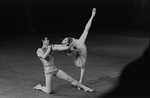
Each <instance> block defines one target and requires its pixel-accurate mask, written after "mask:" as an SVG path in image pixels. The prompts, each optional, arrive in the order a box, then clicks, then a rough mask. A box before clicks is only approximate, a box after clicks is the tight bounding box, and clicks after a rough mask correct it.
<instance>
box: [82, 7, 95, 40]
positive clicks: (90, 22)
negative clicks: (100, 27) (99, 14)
mask: <svg viewBox="0 0 150 98" xmlns="http://www.w3.org/2000/svg"><path fill="white" fill-rule="evenodd" d="M95 14H96V8H93V10H92V15H91V17H90V19H89V21H88V23H87V24H86V26H85V29H84V31H83V33H82V35H81V37H80V38H79V42H81V43H85V40H86V38H87V35H88V32H89V29H90V27H91V24H92V20H93V18H94V16H95Z"/></svg>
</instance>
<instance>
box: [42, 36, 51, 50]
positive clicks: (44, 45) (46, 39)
mask: <svg viewBox="0 0 150 98" xmlns="http://www.w3.org/2000/svg"><path fill="white" fill-rule="evenodd" d="M42 42H43V46H42V48H43V49H44V48H47V46H48V45H49V39H48V38H47V37H45V39H44V40H42Z"/></svg>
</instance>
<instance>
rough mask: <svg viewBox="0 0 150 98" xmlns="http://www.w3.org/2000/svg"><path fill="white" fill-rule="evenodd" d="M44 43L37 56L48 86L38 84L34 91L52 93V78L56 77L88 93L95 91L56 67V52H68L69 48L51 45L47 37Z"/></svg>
mask: <svg viewBox="0 0 150 98" xmlns="http://www.w3.org/2000/svg"><path fill="white" fill-rule="evenodd" d="M42 42H43V45H42V47H41V48H39V49H38V50H37V56H38V57H39V58H40V60H41V62H42V63H43V66H44V73H45V83H46V86H41V84H38V85H37V86H35V87H33V89H35V90H42V91H43V92H45V93H51V92H52V76H56V77H58V78H61V79H64V80H66V81H69V82H71V84H72V85H74V86H78V87H80V88H83V90H84V91H86V92H93V91H94V90H93V89H90V88H89V87H86V86H84V85H83V84H81V83H79V82H78V81H76V80H74V79H73V78H72V77H71V76H69V75H67V74H66V73H65V72H64V71H62V70H60V69H59V68H57V67H56V66H55V64H54V51H61V50H66V49H68V48H69V47H66V46H63V45H50V44H49V39H48V38H47V37H45V39H44V40H42Z"/></svg>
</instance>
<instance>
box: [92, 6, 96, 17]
mask: <svg viewBox="0 0 150 98" xmlns="http://www.w3.org/2000/svg"><path fill="white" fill-rule="evenodd" d="M95 14H96V8H93V10H92V15H94V16H95Z"/></svg>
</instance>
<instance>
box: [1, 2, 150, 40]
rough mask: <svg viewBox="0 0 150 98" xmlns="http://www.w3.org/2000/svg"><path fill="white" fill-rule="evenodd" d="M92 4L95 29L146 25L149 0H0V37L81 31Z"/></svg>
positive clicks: (142, 26)
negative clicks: (1, 35) (94, 13)
mask: <svg viewBox="0 0 150 98" xmlns="http://www.w3.org/2000/svg"><path fill="white" fill-rule="evenodd" d="M94 7H95V8H96V9H97V13H96V17H95V18H94V20H93V23H92V27H91V29H90V30H91V31H92V32H94V33H104V32H105V33H106V30H107V31H117V30H122V29H123V30H129V29H130V30H131V29H136V30H139V29H142V30H143V29H144V30H145V29H148V27H149V0H1V1H0V25H1V26H0V32H1V34H3V35H4V36H3V37H1V39H2V38H9V37H11V38H13V37H16V36H18V37H20V36H23V35H24V36H25V35H33V36H35V35H41V34H43V33H41V32H44V33H45V35H46V34H50V35H52V34H53V35H54V34H55V35H56V32H57V35H59V34H60V35H65V36H66V35H67V34H70V33H71V32H76V31H77V32H79V34H81V32H82V31H83V30H84V27H85V25H86V23H87V21H88V19H89V18H90V15H91V11H92V9H93V8H94ZM46 32H47V33H46ZM77 32H76V33H77Z"/></svg>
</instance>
